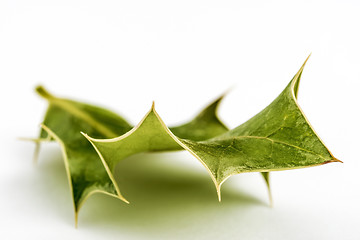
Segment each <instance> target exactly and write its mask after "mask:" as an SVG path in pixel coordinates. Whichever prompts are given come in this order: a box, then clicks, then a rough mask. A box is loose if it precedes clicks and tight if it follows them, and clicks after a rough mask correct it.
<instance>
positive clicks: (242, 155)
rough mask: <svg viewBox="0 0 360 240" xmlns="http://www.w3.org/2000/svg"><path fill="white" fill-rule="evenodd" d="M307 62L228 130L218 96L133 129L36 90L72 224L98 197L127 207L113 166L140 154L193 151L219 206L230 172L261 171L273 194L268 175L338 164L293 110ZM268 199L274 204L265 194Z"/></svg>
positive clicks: (150, 117)
mask: <svg viewBox="0 0 360 240" xmlns="http://www.w3.org/2000/svg"><path fill="white" fill-rule="evenodd" d="M305 63H306V61H305ZM305 63H304V64H303V65H302V67H301V68H300V70H299V71H298V72H297V73H296V74H295V76H294V77H293V79H292V80H291V81H290V83H289V84H288V85H287V87H286V88H285V89H284V90H283V91H282V92H281V93H280V95H279V96H278V97H277V98H276V99H275V100H274V101H273V102H272V103H271V104H270V105H269V106H267V107H266V108H265V109H264V110H262V111H261V112H260V113H258V114H257V115H255V116H254V117H252V118H251V119H250V120H248V121H247V122H245V123H243V124H242V125H240V126H238V127H236V128H234V129H232V130H229V129H228V128H227V127H226V126H225V125H224V124H223V123H222V122H221V121H220V120H219V118H218V116H217V107H218V105H219V103H220V101H221V100H222V98H223V96H221V97H220V98H218V99H217V100H215V101H214V102H213V103H211V104H210V105H209V106H207V107H206V108H205V109H204V110H203V111H201V112H200V114H198V115H197V116H196V117H195V118H194V119H193V120H192V121H190V122H188V123H186V124H183V125H181V126H177V127H170V128H168V127H167V126H166V124H165V123H164V122H163V120H162V119H161V118H160V116H159V115H158V113H157V112H156V111H155V105H154V103H153V105H152V107H151V109H150V110H149V112H148V113H147V114H146V115H145V117H144V118H143V119H142V120H141V121H140V123H139V124H138V125H136V126H135V127H134V126H132V125H131V124H130V123H128V122H127V121H126V120H124V119H123V118H122V117H120V116H118V115H117V114H115V113H113V112H111V111H109V110H106V109H104V108H100V107H96V106H93V105H89V104H84V103H80V102H76V101H72V100H68V99H62V98H58V97H55V96H53V95H51V94H50V93H48V92H47V91H46V90H45V89H44V88H43V87H38V88H37V89H36V90H37V92H38V93H39V94H40V95H41V96H42V97H44V98H45V99H46V100H47V101H48V103H49V107H48V110H47V113H46V116H45V120H44V121H43V124H42V130H41V132H40V140H41V139H42V140H46V139H47V140H55V141H57V142H58V143H59V144H60V146H61V148H62V152H63V157H64V162H65V167H66V171H67V176H68V180H69V184H70V188H71V191H72V196H73V201H74V207H75V216H76V219H77V215H78V211H79V209H80V207H81V205H82V204H83V203H84V201H85V200H86V199H87V198H88V197H89V196H90V195H91V194H93V193H96V192H101V193H105V194H108V195H111V196H114V197H117V198H119V199H121V200H123V201H125V202H128V201H127V200H126V199H125V198H124V197H123V195H122V194H121V192H120V189H119V186H118V184H117V182H116V181H115V178H114V174H115V167H116V165H117V164H118V163H119V162H120V161H121V160H123V159H125V158H127V157H129V156H131V155H134V154H137V153H141V152H154V151H173V150H186V151H188V152H190V153H191V154H192V155H193V156H194V158H195V159H197V160H198V161H200V162H201V164H202V165H203V166H204V167H205V169H206V170H207V171H208V173H209V175H210V177H211V179H212V180H213V182H214V184H215V187H216V190H217V194H218V198H219V200H221V191H220V189H221V185H222V184H223V183H224V182H225V180H226V179H228V178H229V177H230V176H232V175H235V174H239V173H245V172H260V173H261V174H262V176H263V178H264V180H265V182H266V184H267V187H268V188H269V189H270V185H269V172H271V171H280V170H288V169H297V168H305V167H311V166H317V165H322V164H326V163H330V162H340V161H339V160H338V159H336V158H335V157H334V156H333V155H332V154H331V153H330V151H329V150H328V149H327V148H326V147H325V145H324V144H323V142H322V141H321V140H320V138H319V137H318V136H317V135H316V133H315V132H314V130H313V129H312V127H311V125H310V124H309V122H308V120H307V119H306V117H305V115H304V113H303V112H302V110H301V109H300V107H299V105H298V102H297V92H298V88H299V82H300V78H301V74H302V72H303V69H304V66H305ZM269 195H270V199H271V194H270V191H269ZM76 221H77V220H76Z"/></svg>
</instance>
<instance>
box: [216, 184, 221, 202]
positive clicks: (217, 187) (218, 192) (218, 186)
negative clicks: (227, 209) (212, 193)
mask: <svg viewBox="0 0 360 240" xmlns="http://www.w3.org/2000/svg"><path fill="white" fill-rule="evenodd" d="M220 188H221V185H216V193H217V196H218V200H219V202H221V190H220Z"/></svg>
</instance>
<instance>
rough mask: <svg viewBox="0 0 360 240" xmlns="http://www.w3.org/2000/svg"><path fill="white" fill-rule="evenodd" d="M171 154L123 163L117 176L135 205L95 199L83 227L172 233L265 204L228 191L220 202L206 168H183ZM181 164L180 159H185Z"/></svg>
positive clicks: (84, 213)
mask: <svg viewBox="0 0 360 240" xmlns="http://www.w3.org/2000/svg"><path fill="white" fill-rule="evenodd" d="M169 157H171V154H170V155H167V154H159V153H150V154H149V153H148V154H138V155H134V156H132V157H129V158H127V159H125V160H123V161H122V162H121V163H120V164H119V165H118V166H117V168H116V172H115V177H116V180H117V181H118V183H119V186H120V189H121V192H122V194H123V195H124V196H125V197H126V198H127V200H129V201H130V204H126V203H124V202H122V201H121V200H118V199H115V198H111V197H108V196H105V195H103V194H95V195H93V196H92V197H91V198H89V200H88V201H87V202H86V204H85V205H84V207H83V209H81V211H80V218H79V227H80V228H82V227H85V228H86V227H92V226H98V227H99V225H101V226H102V227H105V228H117V229H119V230H120V229H122V230H124V229H126V231H132V232H133V231H142V232H144V231H146V233H148V234H149V233H151V232H153V233H154V234H156V233H158V232H159V231H165V230H166V231H169V232H171V231H172V230H174V229H175V228H179V226H183V227H185V226H188V225H189V224H194V223H195V224H197V223H199V222H204V221H207V220H210V221H211V219H214V218H218V217H219V215H225V216H226V215H227V214H231V212H232V211H233V210H234V209H236V211H237V212H239V211H246V209H247V208H248V207H249V205H254V204H255V205H259V204H260V205H264V203H263V202H261V201H259V200H258V199H256V198H254V197H251V196H249V195H247V194H245V193H243V192H239V190H238V189H232V188H229V187H226V186H224V187H223V188H222V197H223V200H222V202H220V203H219V202H218V199H217V194H216V190H215V187H214V185H213V182H212V181H211V178H210V176H209V175H208V174H207V172H206V171H205V169H201V170H199V169H198V168H195V169H194V168H191V167H190V166H184V165H181V164H179V163H178V162H176V161H175V162H174V160H173V159H169ZM180 161H181V159H180Z"/></svg>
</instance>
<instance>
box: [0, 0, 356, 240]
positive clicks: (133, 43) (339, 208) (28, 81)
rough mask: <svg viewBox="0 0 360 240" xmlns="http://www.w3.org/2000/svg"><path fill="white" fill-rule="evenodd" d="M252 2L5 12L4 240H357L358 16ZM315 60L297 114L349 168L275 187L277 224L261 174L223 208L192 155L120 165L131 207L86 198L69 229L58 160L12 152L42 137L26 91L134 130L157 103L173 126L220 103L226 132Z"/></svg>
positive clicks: (39, 110)
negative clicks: (88, 108) (40, 88)
mask: <svg viewBox="0 0 360 240" xmlns="http://www.w3.org/2000/svg"><path fill="white" fill-rule="evenodd" d="M248 2H249V3H247V2H246V1H208V0H207V1H198V0H189V1H165V0H164V1H159V0H151V1H118V0H113V1H111V0H106V1H74V0H71V1H70V0H69V1H66V0H59V1H46V0H44V1H25V0H24V1H17V0H1V1H0V80H1V88H0V89H1V94H0V97H1V101H0V104H1V120H0V121H1V124H0V132H1V140H0V141H1V144H0V146H1V148H0V149H1V153H2V154H1V160H0V161H1V167H0V189H1V195H0V234H1V235H2V236H4V235H5V236H6V238H3V237H1V238H3V239H24V238H27V239H48V238H50V237H51V238H52V239H88V240H90V239H100V238H104V239H225V238H227V239H240V238H241V239H360V230H359V226H360V204H359V202H360V180H359V177H358V174H359V171H360V160H359V154H358V149H359V144H360V141H359V138H358V136H359V135H360V130H359V129H360V128H359V123H360V121H359V120H360V119H359V103H360V100H359V99H360V98H359V88H360V47H359V46H360V34H359V32H360V28H359V25H360V14H359V11H360V4H359V2H358V1H355V0H354V1H350V0H342V1H301V2H294V1H248ZM250 3H251V4H250ZM311 52H312V56H311V58H310V60H309V61H308V63H307V66H306V68H305V70H304V73H303V76H302V82H301V86H300V90H299V103H300V105H301V107H302V109H303V110H304V112H305V114H306V115H307V117H308V119H309V120H310V122H311V123H312V125H313V127H314V129H315V130H316V131H317V133H318V134H319V136H320V137H321V138H322V140H323V141H324V142H325V144H326V145H327V146H328V147H329V149H330V150H331V151H332V153H333V154H334V155H335V156H336V157H337V158H339V159H340V160H342V161H343V162H344V163H343V164H340V163H332V164H328V165H324V166H321V167H315V168H307V169H301V170H291V171H283V172H275V173H273V174H272V179H271V181H272V187H273V196H274V203H275V204H274V207H273V208H270V207H268V202H267V201H268V200H267V192H266V188H265V186H264V183H263V181H262V179H261V177H260V176H259V175H258V174H255V173H254V174H243V175H240V176H234V177H232V178H230V179H229V180H228V181H227V182H226V183H225V184H224V185H223V201H222V202H221V203H218V202H217V198H216V192H215V188H214V187H213V183H212V182H211V179H210V177H209V176H208V175H207V173H206V171H205V169H204V168H203V167H202V166H201V164H200V163H198V162H197V161H196V160H195V159H194V158H192V157H191V156H189V155H188V154H186V153H177V154H160V155H159V154H158V155H151V156H150V157H149V156H147V155H140V156H137V157H134V158H132V159H129V160H128V161H125V162H124V164H123V169H124V170H123V171H124V174H125V175H126V174H127V175H126V176H127V177H128V182H127V183H126V184H125V183H124V184H123V185H122V186H120V187H121V188H122V192H123V194H124V195H125V196H126V197H127V198H128V199H129V200H130V202H131V204H130V205H126V204H124V203H122V202H121V201H119V200H117V199H113V198H110V197H108V196H102V195H96V196H93V197H91V198H90V199H89V200H88V202H86V203H85V205H84V207H83V208H82V209H81V212H80V216H79V227H78V229H75V228H74V220H73V209H72V202H71V196H70V193H69V189H68V183H67V180H66V174H65V170H64V166H63V162H62V158H61V154H60V150H59V147H58V146H56V144H46V145H45V146H44V147H43V148H42V151H41V154H40V159H39V162H38V164H36V165H34V164H33V162H32V154H33V149H34V145H33V144H32V143H29V142H22V141H19V140H17V138H18V137H36V136H37V133H38V131H39V123H40V122H41V121H42V116H43V114H44V112H45V110H46V103H45V102H44V101H43V100H42V99H40V98H39V97H38V96H37V95H36V94H35V93H34V91H33V89H34V87H35V86H36V85H37V84H42V85H44V86H45V87H46V88H48V89H49V91H51V92H53V93H54V94H57V95H59V96H64V97H69V98H75V99H78V100H82V101H86V102H90V103H94V104H99V105H102V106H107V107H108V108H110V109H112V110H114V111H116V112H118V113H120V114H122V115H123V116H125V118H127V119H128V120H129V121H130V122H132V123H133V124H136V123H137V122H138V121H140V119H141V118H142V117H143V115H144V114H145V113H146V112H147V111H148V109H149V108H150V106H151V102H152V100H155V103H156V109H157V111H158V113H159V114H160V116H161V117H162V118H163V120H164V121H165V122H166V123H167V124H168V125H176V124H179V123H182V122H184V121H186V120H188V119H190V118H191V117H192V116H194V115H195V114H196V113H197V112H198V111H199V110H200V109H201V108H202V107H203V106H205V105H206V104H207V103H209V102H210V101H211V100H213V99H214V98H216V97H217V96H219V95H220V94H222V93H223V92H224V91H226V90H228V89H231V91H230V92H229V94H228V95H227V97H226V98H225V100H224V102H223V103H222V105H221V107H220V109H219V115H220V117H221V119H222V120H223V121H224V122H225V123H226V124H227V125H228V126H229V127H235V126H237V125H239V124H241V123H242V122H244V121H246V120H247V119H249V118H250V117H252V116H253V115H254V114H256V113H257V112H259V111H260V110H261V109H263V108H264V107H265V106H267V105H268V104H269V103H270V102H271V101H272V100H273V99H274V98H275V97H276V96H277V95H278V94H279V93H280V92H281V91H282V89H283V88H284V87H285V86H286V85H287V83H288V82H289V81H290V79H291V78H292V77H293V75H294V74H295V73H296V71H297V70H298V68H299V67H300V66H301V64H302V63H303V61H304V60H305V58H306V57H307V56H308V54H310V53H311ZM130 162H131V163H130Z"/></svg>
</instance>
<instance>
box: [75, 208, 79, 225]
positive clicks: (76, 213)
mask: <svg viewBox="0 0 360 240" xmlns="http://www.w3.org/2000/svg"><path fill="white" fill-rule="evenodd" d="M78 215H79V213H78V212H77V211H75V228H76V229H77V228H78V222H79V221H78Z"/></svg>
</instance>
